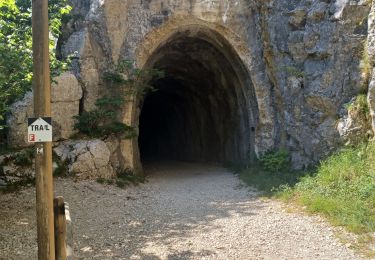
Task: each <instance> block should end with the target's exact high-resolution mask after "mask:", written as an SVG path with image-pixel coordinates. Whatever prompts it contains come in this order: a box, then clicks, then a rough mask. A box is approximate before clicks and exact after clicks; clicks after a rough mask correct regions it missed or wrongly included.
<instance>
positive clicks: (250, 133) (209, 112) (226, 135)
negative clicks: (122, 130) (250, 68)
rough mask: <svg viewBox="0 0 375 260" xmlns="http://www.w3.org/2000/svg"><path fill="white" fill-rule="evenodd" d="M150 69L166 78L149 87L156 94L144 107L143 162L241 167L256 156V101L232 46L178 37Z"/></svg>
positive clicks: (141, 124) (141, 128)
mask: <svg viewBox="0 0 375 260" xmlns="http://www.w3.org/2000/svg"><path fill="white" fill-rule="evenodd" d="M148 67H149V68H155V69H158V70H162V71H163V72H164V74H165V75H164V76H163V78H160V79H157V80H154V81H153V82H151V83H152V85H153V86H154V88H155V91H152V92H150V93H148V94H147V95H146V96H145V97H144V98H143V100H141V102H140V109H141V114H140V118H139V138H138V145H139V150H140V156H141V160H142V162H145V161H149V160H181V161H197V162H202V161H207V162H229V161H230V162H237V161H243V160H246V159H248V158H251V157H252V156H253V155H254V129H255V120H254V118H255V115H254V113H255V111H254V107H256V101H255V98H254V95H253V91H252V87H251V80H250V79H249V77H248V73H247V72H246V70H245V69H244V66H243V64H242V62H241V60H240V59H239V57H238V56H237V55H236V53H235V52H234V50H233V49H232V48H231V46H229V44H227V43H225V42H220V43H219V44H218V43H217V42H214V41H211V40H210V39H208V38H207V36H206V35H199V34H195V35H193V36H192V35H190V34H189V32H188V33H178V34H176V35H174V36H173V37H171V39H170V40H169V41H168V42H166V43H164V44H163V45H162V46H161V47H159V48H158V49H157V51H156V52H155V53H154V54H153V55H152V57H151V58H150V61H149V64H148ZM249 100H250V102H249Z"/></svg>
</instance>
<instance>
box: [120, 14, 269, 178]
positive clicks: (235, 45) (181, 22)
mask: <svg viewBox="0 0 375 260" xmlns="http://www.w3.org/2000/svg"><path fill="white" fill-rule="evenodd" d="M184 44H185V45H184ZM189 44H190V45H195V46H196V47H197V46H199V45H206V47H207V46H211V47H209V48H211V49H212V50H214V52H215V51H216V53H217V54H218V56H220V55H221V57H220V58H219V60H220V59H222V60H223V61H225V66H227V68H230V69H229V70H230V72H229V70H228V71H227V72H225V73H228V74H225V73H224V79H223V81H226V83H225V84H227V85H228V80H229V81H230V80H234V81H235V84H236V86H234V87H233V89H232V90H231V91H232V94H231V95H232V98H234V99H235V100H234V101H233V102H234V103H236V104H235V107H236V108H231V109H232V110H231V111H230V112H229V114H228V115H227V116H229V117H230V116H233V115H234V112H235V110H236V109H237V112H238V113H239V114H240V117H241V119H240V121H241V122H237V123H238V125H237V126H236V127H238V129H237V130H236V131H237V134H238V135H239V136H240V137H239V139H237V140H236V141H235V143H236V144H235V145H234V146H237V147H231V148H228V151H229V152H228V151H221V155H218V157H217V159H219V160H220V161H224V160H228V161H234V160H235V159H236V158H234V157H231V156H229V157H228V153H233V154H236V156H238V160H239V161H240V160H244V159H248V158H251V157H254V156H255V153H257V152H259V150H261V149H260V148H259V144H260V143H263V142H267V141H268V142H269V143H270V140H265V139H266V138H265V137H270V136H272V135H273V131H274V129H273V120H274V119H273V113H272V108H271V101H270V99H271V97H270V93H268V91H269V89H268V88H267V87H268V86H267V82H266V80H265V78H266V76H265V72H264V71H262V69H263V68H262V66H259V61H257V62H253V59H254V53H251V50H249V49H248V47H247V44H246V43H245V42H243V41H242V40H241V38H240V37H239V36H238V35H236V34H234V33H233V32H232V31H230V30H229V29H228V28H225V27H223V26H221V25H218V24H213V23H209V22H205V21H202V20H199V19H197V18H194V17H177V18H176V17H174V18H171V19H170V20H169V21H168V22H166V23H165V24H164V25H163V26H161V27H159V28H157V29H155V30H153V31H152V32H150V33H149V34H147V35H146V36H145V37H144V39H143V41H142V44H140V45H139V47H138V49H137V50H136V53H135V57H136V64H137V66H138V67H141V68H145V69H147V68H155V67H156V68H158V67H160V66H161V67H163V62H164V65H166V67H167V69H171V67H172V65H173V66H174V65H178V64H176V63H175V64H172V65H171V64H169V67H168V63H171V61H168V58H165V56H166V55H167V56H168V48H169V49H172V51H177V52H178V50H177V49H176V48H179V47H176V46H178V45H184V46H183V47H182V48H189V46H188V45H189ZM180 47H181V46H180ZM201 47H202V46H201ZM202 48H204V47H202ZM198 49H199V47H198ZM180 53H182V51H181V50H180ZM196 54H197V53H196ZM181 57H182V56H181ZM211 57H212V53H211ZM256 58H257V59H262V58H261V57H256ZM219 60H216V61H219ZM180 62H182V60H180ZM172 63H173V62H172ZM195 65H196V64H195ZM211 65H212V64H211ZM202 66H203V67H204V65H202ZM203 67H201V68H203ZM213 68H214V67H211V69H213ZM162 69H163V68H162ZM216 69H217V68H216ZM229 74H231V75H229ZM216 76H218V75H216ZM230 77H233V78H230ZM234 81H233V82H234ZM175 83H176V82H175ZM156 84H169V83H165V82H164V83H162V82H156ZM229 84H230V83H229ZM159 87H160V86H159ZM222 87H223V86H222ZM227 93H229V92H227ZM144 101H145V100H144V99H143V98H141V97H138V98H136V99H135V101H134V102H133V103H132V104H129V105H128V107H127V108H126V109H125V110H126V113H125V114H124V118H123V120H124V122H126V123H128V124H131V125H133V126H136V127H138V126H139V119H140V116H141V110H142V106H143V105H144ZM215 102H216V101H215ZM215 102H213V103H215ZM220 102H224V101H220ZM223 104H225V102H224V103H221V105H223ZM259 111H260V112H259ZM230 113H232V114H230ZM222 119H223V118H222ZM219 121H220V120H219ZM236 131H234V132H236ZM141 134H142V133H141ZM232 134H234V133H232ZM228 138H230V137H229V136H228V135H226V136H225V138H224V139H226V140H224V141H222V142H228ZM240 142H243V144H240ZM267 145H268V148H269V147H271V146H272V141H271V144H267ZM267 145H265V146H264V147H267ZM239 146H241V147H239ZM228 147H229V146H228ZM264 147H263V148H264ZM224 150H226V148H224ZM235 150H237V151H235ZM122 153H123V155H124V157H125V161H127V162H128V163H129V166H130V167H132V168H134V169H135V170H136V171H142V166H141V160H140V153H139V144H138V140H136V139H135V140H129V141H124V142H123V144H122ZM225 154H227V155H225ZM230 157H231V158H230ZM187 159H194V158H187Z"/></svg>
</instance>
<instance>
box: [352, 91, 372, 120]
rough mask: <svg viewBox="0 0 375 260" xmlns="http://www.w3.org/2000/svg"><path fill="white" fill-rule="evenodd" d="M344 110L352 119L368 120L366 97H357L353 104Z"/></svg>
mask: <svg viewBox="0 0 375 260" xmlns="http://www.w3.org/2000/svg"><path fill="white" fill-rule="evenodd" d="M346 108H347V109H348V111H349V113H350V114H351V115H353V116H354V117H360V118H364V119H366V120H367V121H369V120H370V108H369V106H368V103H367V95H365V94H360V95H358V96H357V97H356V98H355V100H354V101H353V102H351V103H349V104H348V105H347V107H346Z"/></svg>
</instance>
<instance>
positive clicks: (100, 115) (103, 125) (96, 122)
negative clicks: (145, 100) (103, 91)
mask: <svg viewBox="0 0 375 260" xmlns="http://www.w3.org/2000/svg"><path fill="white" fill-rule="evenodd" d="M161 76H162V73H161V72H160V71H158V70H140V69H137V68H135V67H134V66H133V63H132V62H130V61H127V60H124V61H121V62H119V64H118V65H117V66H116V68H115V69H113V70H108V71H107V72H105V73H104V75H103V79H104V80H105V81H106V82H107V83H108V86H109V87H110V88H111V91H110V95H107V96H104V97H103V98H100V99H98V100H97V101H96V103H95V105H96V109H94V110H92V111H88V112H83V113H81V114H80V115H78V116H75V119H76V123H75V126H74V127H75V129H77V130H78V131H79V132H80V133H82V134H85V135H87V136H89V137H105V136H108V135H112V134H114V135H117V136H120V137H122V138H123V139H129V138H133V137H135V136H136V131H135V129H134V128H133V127H131V126H128V125H126V124H124V123H122V122H120V121H119V113H120V111H121V110H122V107H123V106H124V104H125V103H126V102H129V101H131V100H132V99H133V98H134V96H136V95H144V94H145V93H147V92H148V91H153V90H154V89H153V87H152V86H151V85H150V84H149V82H150V80H151V79H155V78H158V77H161Z"/></svg>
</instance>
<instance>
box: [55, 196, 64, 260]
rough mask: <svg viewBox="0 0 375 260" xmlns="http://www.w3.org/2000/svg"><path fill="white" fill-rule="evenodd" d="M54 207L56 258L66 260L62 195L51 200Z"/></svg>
mask: <svg viewBox="0 0 375 260" xmlns="http://www.w3.org/2000/svg"><path fill="white" fill-rule="evenodd" d="M53 204H54V208H55V248H56V255H55V256H56V260H67V246H66V218H65V204H64V199H63V197H57V198H55V199H54V201H53Z"/></svg>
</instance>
